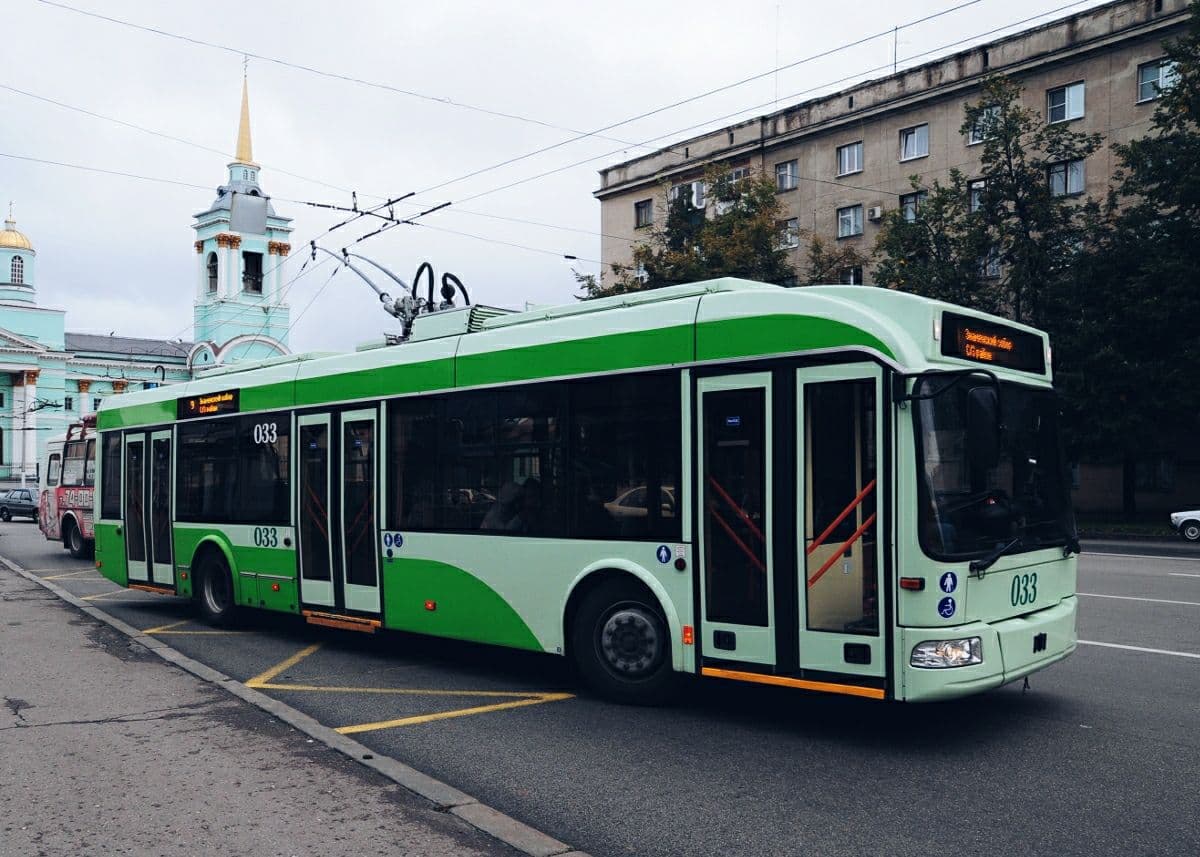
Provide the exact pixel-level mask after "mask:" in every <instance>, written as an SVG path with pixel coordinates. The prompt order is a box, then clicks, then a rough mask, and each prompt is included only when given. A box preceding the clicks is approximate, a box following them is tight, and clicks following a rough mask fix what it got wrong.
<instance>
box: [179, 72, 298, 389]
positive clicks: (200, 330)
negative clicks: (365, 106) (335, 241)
mask: <svg viewBox="0 0 1200 857" xmlns="http://www.w3.org/2000/svg"><path fill="white" fill-rule="evenodd" d="M228 167H229V176H228V179H227V181H226V183H225V184H223V185H221V186H220V187H218V188H217V198H216V200H215V201H214V202H213V203H212V205H210V206H209V207H208V209H207V210H206V211H202V212H200V213H199V214H197V215H196V221H195V223H193V224H192V228H193V229H194V230H195V231H196V242H195V250H196V282H195V311H194V326H195V337H194V338H195V340H196V350H195V351H194V356H193V358H192V363H193V366H195V367H196V368H203V367H204V366H206V365H216V364H219V363H230V362H233V361H238V360H261V359H265V358H268V357H277V356H279V355H282V354H288V353H289V351H288V344H287V338H288V325H289V319H290V315H291V312H290V307H289V306H288V304H287V302H286V295H284V294H283V287H284V283H285V282H286V280H285V278H284V270H283V262H284V260H285V259H286V258H287V255H288V253H290V252H291V245H290V244H289V243H288V240H289V235H290V234H291V231H292V227H291V225H290V224H291V218H290V217H280V216H279V215H278V214H276V213H275V207H274V206H273V205H272V203H271V198H270V197H269V196H268V195H267V194H265V193H264V192H263V189H262V186H261V185H260V184H259V171H260V167H259V165H258V164H257V163H256V162H255V161H254V152H253V147H252V144H251V140H250V92H249V85H248V83H247V81H246V79H245V77H243V78H242V111H241V117H240V119H239V122H238V135H237V149H236V151H235V154H234V157H233V160H232V161H231V162H230V163H229V164H228Z"/></svg>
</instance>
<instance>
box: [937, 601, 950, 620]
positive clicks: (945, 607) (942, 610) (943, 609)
mask: <svg viewBox="0 0 1200 857" xmlns="http://www.w3.org/2000/svg"><path fill="white" fill-rule="evenodd" d="M938 615H939V616H941V617H942V618H943V619H949V618H950V617H951V616H953V615H954V599H953V598H950V597H946V598H943V599H942V600H941V601H939V602H938Z"/></svg>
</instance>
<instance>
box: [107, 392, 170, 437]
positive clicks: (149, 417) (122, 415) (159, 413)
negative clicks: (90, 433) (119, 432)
mask: <svg viewBox="0 0 1200 857" xmlns="http://www.w3.org/2000/svg"><path fill="white" fill-rule="evenodd" d="M173 422H175V400H174V399H168V400H167V401H165V402H150V403H148V404H145V405H129V406H128V407H125V408H104V409H103V410H101V411H100V413H99V414H98V415H97V416H96V428H97V429H99V430H100V431H106V430H108V429H120V428H129V427H130V426H145V425H158V424H161V423H173Z"/></svg>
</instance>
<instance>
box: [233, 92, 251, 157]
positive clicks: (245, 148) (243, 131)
mask: <svg viewBox="0 0 1200 857" xmlns="http://www.w3.org/2000/svg"><path fill="white" fill-rule="evenodd" d="M233 159H234V160H235V161H237V162H238V163H239V164H254V151H253V148H252V146H251V145H250V90H249V86H248V85H247V83H246V77H245V75H243V76H242V118H241V121H240V122H239V123H238V138H237V152H236V154H235V155H234V156H233Z"/></svg>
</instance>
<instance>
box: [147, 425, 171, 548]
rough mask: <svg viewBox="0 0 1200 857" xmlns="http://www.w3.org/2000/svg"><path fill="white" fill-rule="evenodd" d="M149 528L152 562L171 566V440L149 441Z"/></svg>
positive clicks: (167, 438) (158, 439) (157, 439)
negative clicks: (151, 453)
mask: <svg viewBox="0 0 1200 857" xmlns="http://www.w3.org/2000/svg"><path fill="white" fill-rule="evenodd" d="M151 450H152V452H153V455H154V458H153V462H152V465H151V471H150V527H151V534H152V540H151V542H150V544H151V545H152V546H153V550H154V562H155V563H161V564H163V565H170V564H171V439H170V438H169V437H161V438H156V439H155V440H153V441H151Z"/></svg>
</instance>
